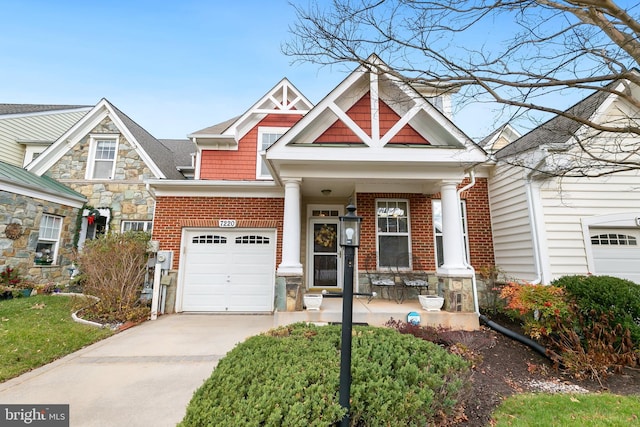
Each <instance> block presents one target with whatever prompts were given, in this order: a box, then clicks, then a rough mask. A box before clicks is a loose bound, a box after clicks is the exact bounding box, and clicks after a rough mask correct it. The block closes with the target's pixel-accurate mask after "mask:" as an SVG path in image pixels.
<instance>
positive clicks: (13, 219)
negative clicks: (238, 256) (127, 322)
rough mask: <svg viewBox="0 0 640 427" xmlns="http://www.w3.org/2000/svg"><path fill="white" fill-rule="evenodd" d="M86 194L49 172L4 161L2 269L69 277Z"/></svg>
mask: <svg viewBox="0 0 640 427" xmlns="http://www.w3.org/2000/svg"><path fill="white" fill-rule="evenodd" d="M85 202H86V198H85V197H84V196H83V195H81V194H79V193H77V192H75V191H73V190H71V189H69V188H67V187H65V186H64V185H62V184H60V183H59V182H56V181H55V180H53V179H51V178H49V177H47V176H38V175H35V174H33V173H30V172H27V171H26V170H24V169H22V168H21V167H18V166H15V165H10V164H8V163H5V162H0V255H1V256H0V270H4V268H5V267H7V266H10V267H12V268H17V269H19V271H20V273H21V275H22V276H23V277H25V278H28V279H29V280H32V281H34V282H35V283H40V284H44V283H49V282H53V283H60V282H64V281H65V280H68V279H69V271H67V269H66V267H68V266H69V265H70V264H71V254H72V250H73V237H74V236H75V234H76V231H77V222H76V219H77V217H78V212H79V211H80V210H81V209H82V206H84V204H85Z"/></svg>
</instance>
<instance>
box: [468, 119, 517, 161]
mask: <svg viewBox="0 0 640 427" xmlns="http://www.w3.org/2000/svg"><path fill="white" fill-rule="evenodd" d="M520 136H521V135H520V133H519V132H518V131H517V130H515V129H514V128H513V126H511V125H510V124H509V123H505V124H504V125H502V126H500V127H499V128H498V129H496V130H494V131H493V132H491V134H489V135H488V136H486V137H485V138H483V139H482V141H480V142H479V143H478V145H480V146H481V147H482V148H484V150H485V151H486V152H487V153H489V154H493V153H495V152H496V151H498V150H499V149H501V148H504V147H506V146H507V145H508V144H511V143H512V142H513V141H515V140H516V139H518V138H520Z"/></svg>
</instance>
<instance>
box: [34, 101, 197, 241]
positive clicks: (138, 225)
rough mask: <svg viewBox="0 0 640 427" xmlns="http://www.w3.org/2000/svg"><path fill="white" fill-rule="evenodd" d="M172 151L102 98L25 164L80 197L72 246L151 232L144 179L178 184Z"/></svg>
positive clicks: (151, 207)
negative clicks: (111, 235) (75, 242)
mask: <svg viewBox="0 0 640 427" xmlns="http://www.w3.org/2000/svg"><path fill="white" fill-rule="evenodd" d="M174 157H175V156H174V154H173V152H172V151H171V150H170V149H168V148H167V147H166V146H164V145H163V144H162V143H160V141H158V140H157V139H155V138H154V137H153V136H151V135H150V134H149V133H148V132H147V131H146V130H144V129H143V128H142V127H141V126H140V125H138V124H137V123H135V122H134V121H133V120H131V119H130V118H129V117H128V116H127V115H125V114H124V113H122V112H121V111H120V110H118V109H117V108H116V107H115V106H113V104H111V103H110V102H109V101H107V100H106V99H102V100H101V101H100V102H98V103H97V104H96V105H95V106H94V107H93V108H92V109H91V110H90V111H89V112H88V113H87V114H86V115H84V116H83V117H82V118H81V119H80V120H79V121H78V122H77V123H75V124H74V125H73V126H72V127H71V128H69V129H68V130H67V131H66V132H64V133H63V134H62V135H61V136H60V137H59V138H58V139H57V140H56V141H55V142H54V143H53V144H51V145H50V146H49V147H48V148H47V149H46V150H45V151H44V152H43V153H42V154H41V155H40V156H38V157H37V158H36V159H35V160H34V161H32V162H31V163H29V164H28V165H27V166H26V169H27V170H28V171H30V172H32V173H34V174H36V175H38V176H47V177H49V178H52V179H55V180H56V181H57V182H59V183H61V184H64V185H65V186H67V187H69V188H71V189H73V190H74V191H76V192H77V193H80V194H82V195H84V197H86V199H87V203H86V206H85V207H84V209H83V210H82V212H81V215H82V220H81V221H80V224H81V229H80V231H79V238H78V246H79V247H82V244H83V242H84V241H85V240H86V239H92V238H94V237H95V236H96V235H99V234H101V233H105V232H107V231H109V230H114V231H128V230H137V231H151V228H152V221H153V211H154V201H153V198H152V197H151V196H150V194H149V192H148V190H147V188H146V184H145V180H148V179H170V180H183V179H185V178H184V176H183V175H182V174H181V173H180V172H179V171H178V170H177V168H176V164H175V162H174Z"/></svg>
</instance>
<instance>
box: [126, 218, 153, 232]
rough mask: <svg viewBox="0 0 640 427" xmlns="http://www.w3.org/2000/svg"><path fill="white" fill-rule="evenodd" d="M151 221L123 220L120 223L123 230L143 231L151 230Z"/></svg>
mask: <svg viewBox="0 0 640 427" xmlns="http://www.w3.org/2000/svg"><path fill="white" fill-rule="evenodd" d="M151 225H152V222H151V221H127V220H125V221H122V223H121V225H120V229H121V231H122V232H123V233H124V232H126V231H142V232H148V233H150V232H151Z"/></svg>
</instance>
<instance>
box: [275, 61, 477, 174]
mask: <svg viewBox="0 0 640 427" xmlns="http://www.w3.org/2000/svg"><path fill="white" fill-rule="evenodd" d="M366 63H367V64H374V65H371V66H369V65H360V66H359V67H358V68H356V70H354V71H353V72H352V73H351V74H350V75H349V76H347V78H345V79H344V80H343V81H342V82H341V83H340V84H339V85H338V86H336V88H334V89H333V90H332V91H331V92H330V93H329V94H328V95H327V96H326V97H325V98H324V99H322V100H321V101H320V102H319V103H318V104H317V105H316V106H315V107H314V108H313V109H312V110H311V111H310V112H309V113H308V114H306V115H305V116H304V117H303V118H302V119H301V120H300V121H298V122H297V123H296V124H295V125H294V126H293V127H292V128H291V129H289V131H288V132H286V133H285V134H284V135H283V136H281V137H280V139H278V140H277V141H276V142H275V143H274V144H273V145H272V146H271V147H269V148H268V149H267V153H266V157H267V159H268V160H272V161H276V162H277V161H279V160H285V159H286V160H285V161H287V160H293V159H295V160H299V161H312V160H314V159H317V160H320V159H322V160H328V161H350V162H353V161H357V160H362V161H388V162H392V161H399V162H423V163H424V162H447V161H449V162H455V163H456V164H462V163H479V162H482V161H484V160H485V159H486V153H485V152H484V150H482V148H480V147H479V146H478V145H477V144H475V143H474V142H473V141H472V140H471V139H470V138H469V137H467V136H466V135H465V134H464V132H462V131H461V130H460V129H459V128H458V127H456V126H455V125H454V124H453V123H452V122H451V120H449V118H448V117H446V116H445V114H443V113H442V112H441V111H440V110H438V109H437V108H436V107H435V106H434V105H433V104H432V103H431V102H429V101H428V100H427V99H426V98H425V97H424V96H423V95H422V94H420V92H419V91H418V90H416V89H415V88H414V87H412V86H410V85H409V84H407V83H405V82H403V81H401V80H400V79H399V78H397V77H395V76H394V75H393V73H392V72H391V70H390V69H389V68H388V66H387V65H386V64H385V63H384V62H383V61H382V60H380V59H379V58H378V57H377V56H375V55H372V56H371V57H370V58H369V59H368V60H367V61H366ZM359 104H360V105H362V106H363V107H364V109H363V110H362V111H358V108H357V107H358V105H359ZM372 111H374V112H375V113H374V114H372V113H371V112H372ZM332 128H333V129H334V130H333V132H334V134H335V136H340V135H341V136H342V137H343V140H340V139H337V138H332V139H333V142H329V141H330V139H328V138H324V137H323V135H325V133H326V132H327V131H328V130H331V129H332ZM347 132H348V133H347ZM323 145H325V147H324V148H328V147H326V145H329V146H331V147H338V146H342V147H344V146H358V147H361V148H362V149H361V150H357V151H352V152H350V153H349V158H346V157H345V152H344V151H343V150H342V149H341V148H337V149H335V150H330V149H326V150H322V151H318V150H316V149H315V147H318V149H320V148H321V147H322V146H323ZM407 146H412V147H421V148H428V150H424V151H421V152H420V153H418V152H416V151H411V150H400V149H401V148H406V147H407ZM302 147H304V149H302V150H301V148H302ZM394 148H398V150H394ZM451 149H457V150H459V152H458V153H457V154H456V155H455V156H454V155H453V152H452V151H451ZM294 150H295V153H294ZM332 151H333V152H332ZM427 151H428V154H427ZM445 151H446V152H445ZM355 156H360V158H359V159H357V158H355Z"/></svg>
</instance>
